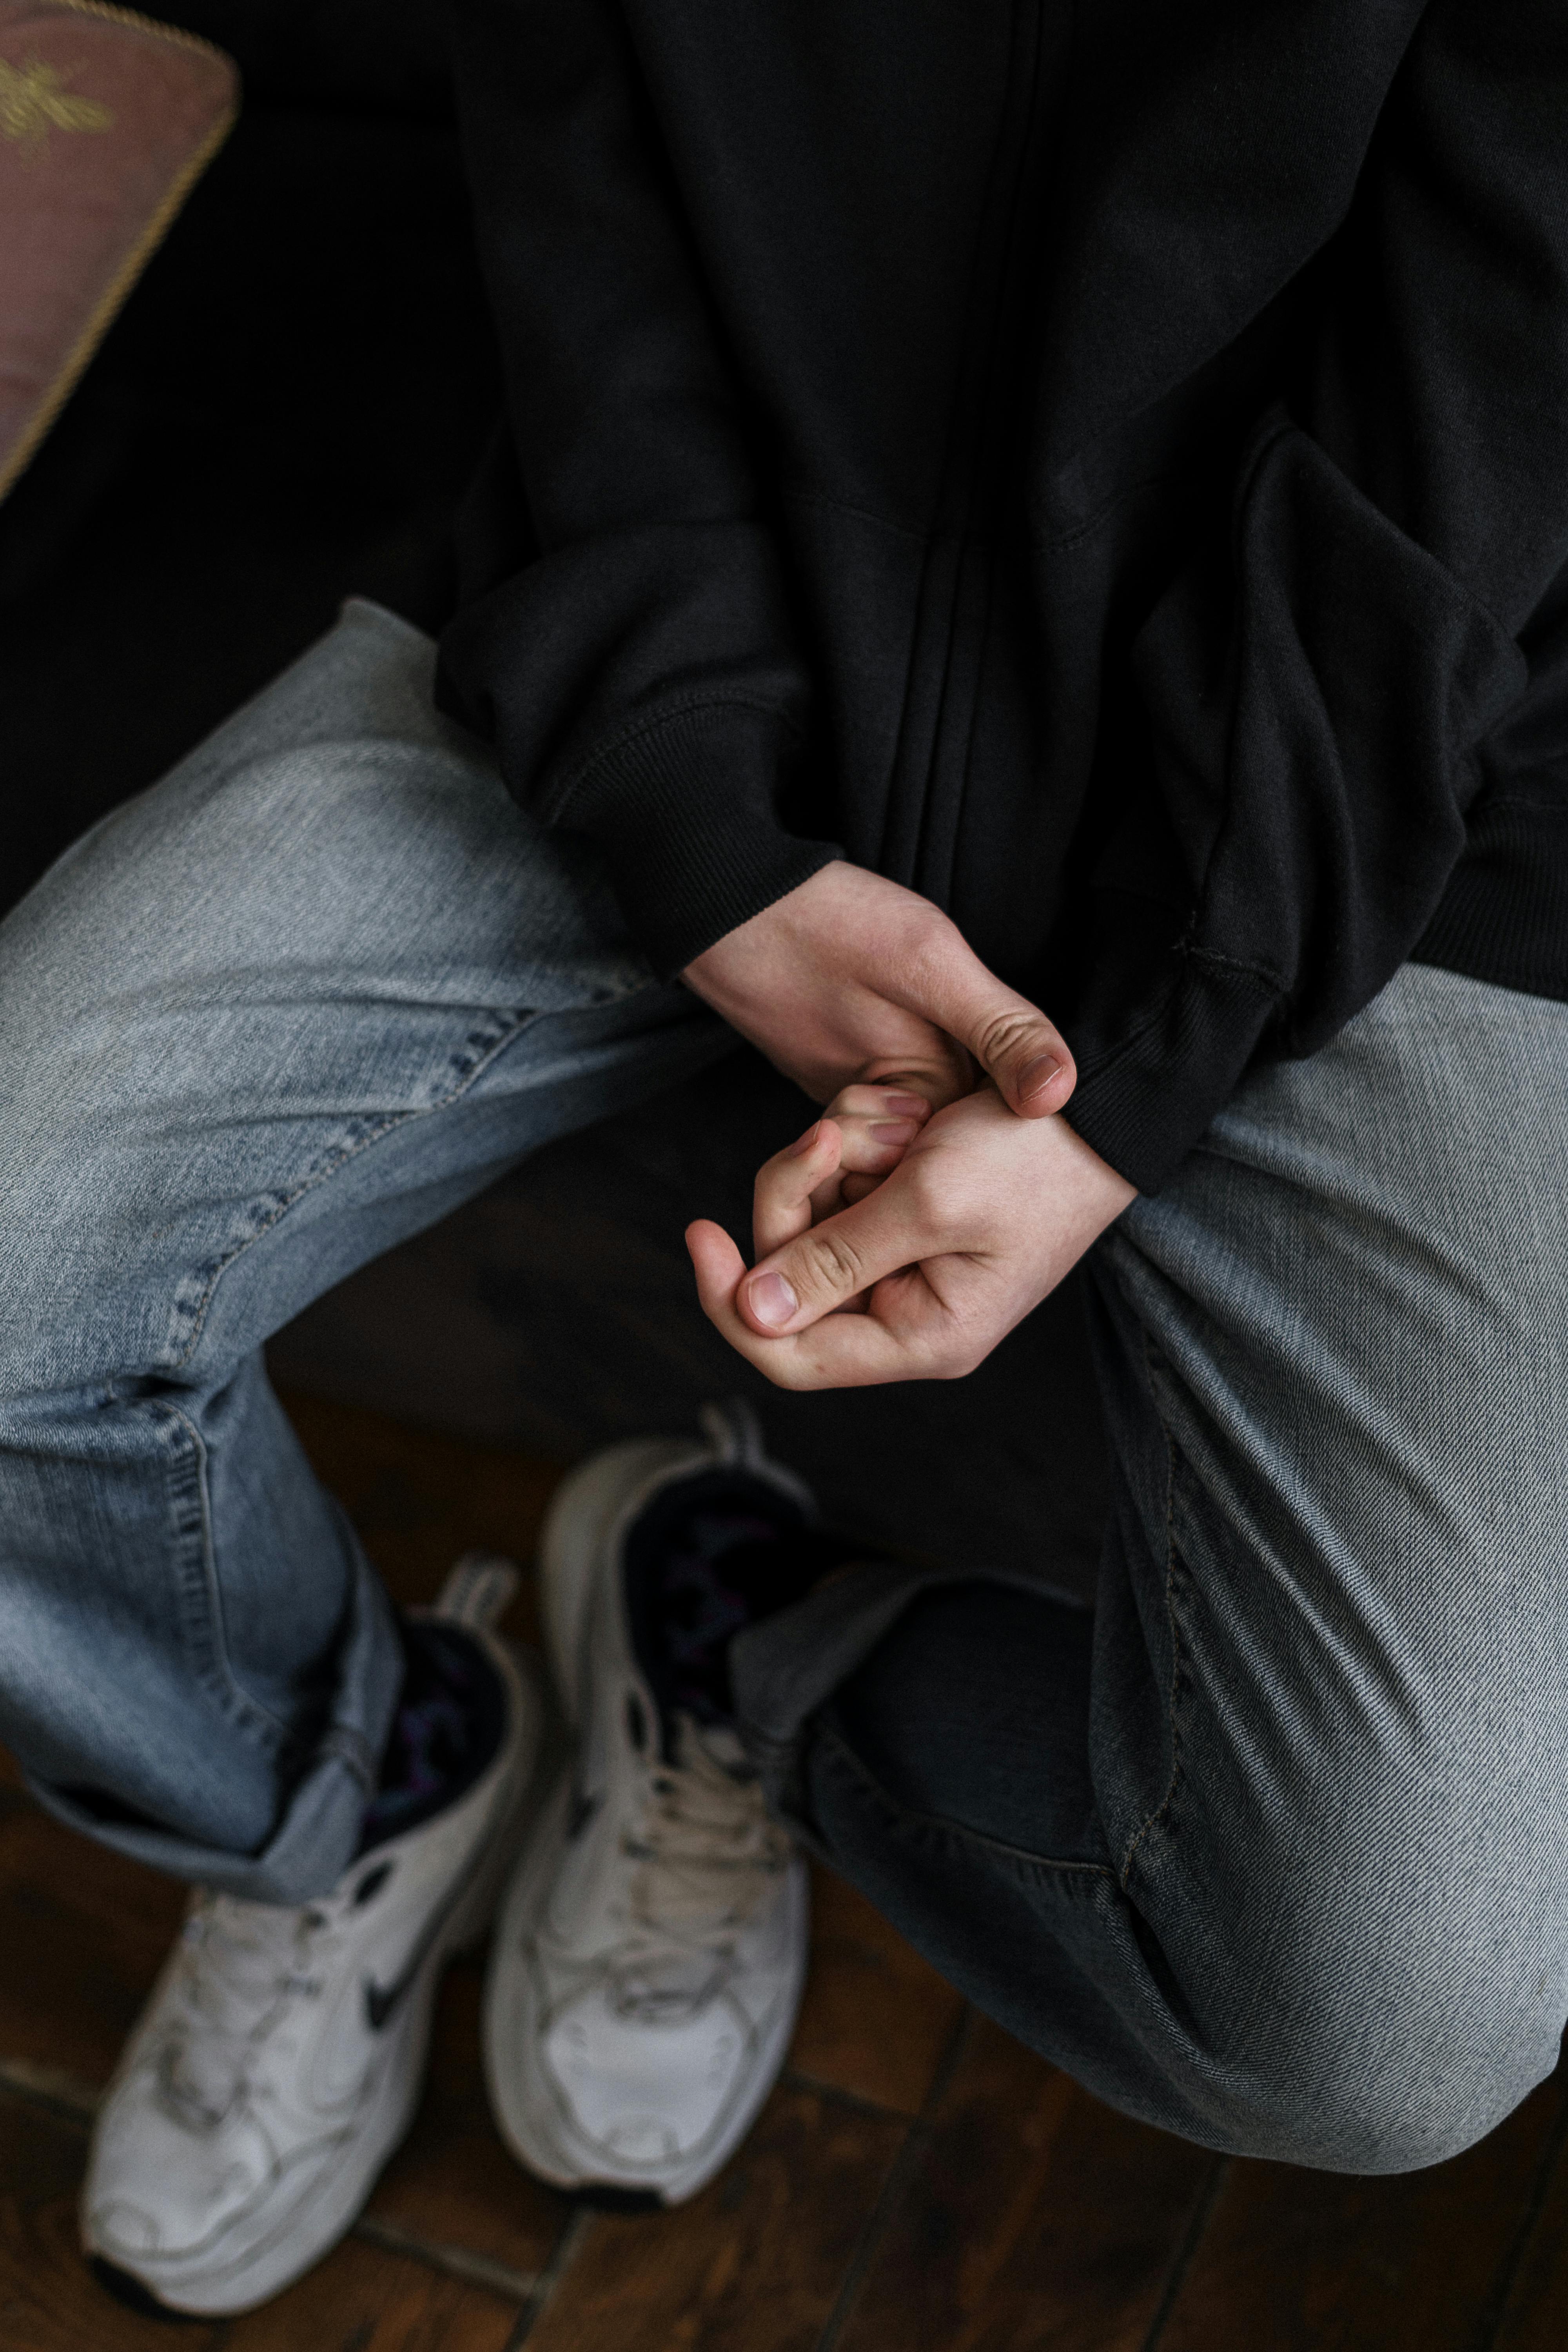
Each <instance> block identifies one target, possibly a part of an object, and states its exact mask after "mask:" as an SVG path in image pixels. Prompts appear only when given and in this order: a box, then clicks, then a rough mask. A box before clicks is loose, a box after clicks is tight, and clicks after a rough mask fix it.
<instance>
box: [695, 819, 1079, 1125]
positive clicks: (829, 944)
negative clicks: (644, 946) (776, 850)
mask: <svg viewBox="0 0 1568 2352" xmlns="http://www.w3.org/2000/svg"><path fill="white" fill-rule="evenodd" d="M681 978H682V979H683V980H684V981H685V982H686V984H687V986H688V987H689V988H690V989H692V990H693V991H694V992H696V994H697V995H699V996H700V997H701V998H702V999H703V1000H704V1002H705V1003H709V1004H710V1005H711V1006H712V1007H713V1009H714V1011H715V1012H716V1013H722V1015H723V1017H724V1019H725V1020H726V1021H728V1023H729V1024H730V1025H731V1028H732V1029H738V1030H739V1031H740V1033H741V1034H742V1037H748V1038H750V1040H751V1042H752V1045H758V1046H760V1047H761V1048H762V1051H763V1053H764V1054H765V1055H767V1057H768V1059H769V1061H770V1062H772V1063H773V1066H775V1068H777V1069H780V1070H783V1071H784V1075H785V1076H787V1077H791V1078H794V1079H795V1083H796V1085H797V1086H800V1087H804V1088H805V1092H806V1093H807V1094H808V1095H810V1096H811V1097H813V1099H814V1100H815V1101H816V1102H824V1103H825V1102H827V1101H829V1100H830V1099H831V1098H832V1097H834V1096H835V1095H837V1093H838V1092H839V1091H840V1089H841V1088H842V1087H847V1086H850V1085H854V1084H856V1083H863V1084H867V1085H872V1086H884V1087H885V1086H888V1085H892V1086H894V1087H901V1088H903V1089H905V1090H907V1091H908V1092H910V1093H911V1094H917V1095H919V1096H920V1097H921V1099H922V1100H923V1101H924V1102H926V1103H928V1104H929V1105H930V1106H931V1108H932V1109H933V1110H936V1109H941V1108H942V1106H943V1105H944V1104H946V1103H951V1102H955V1101H956V1100H957V1099H958V1098H959V1097H960V1096H962V1095H966V1094H969V1093H970V1092H972V1091H973V1087H975V1085H976V1084H977V1083H978V1082H979V1080H980V1079H982V1078H989V1079H990V1080H991V1082H992V1084H993V1085H994V1087H995V1088H996V1091H997V1093H998V1094H999V1095H1000V1096H1001V1097H1002V1099H1003V1101H1004V1102H1005V1103H1006V1105H1007V1106H1008V1108H1010V1109H1012V1110H1014V1111H1016V1113H1017V1114H1018V1115H1019V1117H1020V1118H1044V1117H1045V1116H1047V1114H1048V1113H1050V1112H1052V1111H1058V1110H1060V1108H1062V1105H1063V1104H1064V1103H1065V1102H1066V1101H1067V1099H1068V1096H1069V1095H1070V1094H1071V1093H1072V1090H1073V1087H1074V1085H1075V1083H1076V1081H1077V1072H1076V1071H1075V1069H1074V1067H1073V1060H1072V1055H1070V1054H1069V1053H1068V1048H1067V1046H1066V1045H1065V1044H1064V1042H1063V1040H1062V1038H1061V1036H1060V1035H1059V1034H1058V1031H1057V1030H1056V1029H1055V1028H1054V1027H1053V1025H1052V1024H1051V1023H1050V1022H1049V1021H1047V1018H1046V1016H1045V1014H1044V1013H1041V1012H1039V1011H1038V1010H1037V1007H1036V1006H1034V1005H1033V1004H1031V1003H1029V1002H1028V1000H1027V998H1026V997H1022V996H1019V995H1018V994H1017V993H1016V992H1015V991H1014V990H1013V989H1011V988H1008V987H1006V986H1005V983H1004V982H1001V981H999V980H998V979H997V978H996V976H995V974H994V972H991V971H987V970H986V968H985V966H984V964H983V963H982V962H981V961H980V959H979V957H978V956H977V955H976V954H975V953H974V952H973V949H972V948H971V947H970V946H969V944H968V942H967V941H966V940H965V939H964V937H963V933H962V932H961V931H960V930H959V929H958V927H957V925H956V924H955V923H953V922H951V921H950V920H949V919H948V918H947V916H945V915H944V914H943V913H942V910H941V908H938V907H933V906H932V905H931V901H930V899H929V898H920V897H919V896H918V895H917V894H916V893H915V892H914V891H913V890H906V889H904V888H902V887H901V886H900V884H899V883H897V882H889V881H888V880H887V879H886V878H885V877H884V876H882V875H880V874H872V873H869V872H868V870H867V869H866V868H865V867H864V866H849V865H847V864H844V863H842V862H840V863H837V864H835V865H832V866H823V867H822V868H821V870H820V871H819V872H818V873H816V874H814V875H812V877H810V879H809V880H808V881H805V882H803V883H801V884H800V886H799V887H798V888H796V889H794V890H791V891H790V892H789V893H788V895H787V896H786V897H784V898H779V899H775V901H774V902H773V905H772V906H771V907H766V908H763V912H762V913H761V914H760V915H753V916H752V919H751V920H750V922H747V923H742V924H741V925H740V926H739V927H738V928H737V929H735V930H732V931H730V932H727V933H726V935H725V936H724V938H723V939H721V940H718V941H716V943H715V944H714V945H713V946H712V947H710V948H709V949H708V950H706V951H705V952H704V953H703V954H701V955H700V956H698V957H697V958H696V959H695V961H693V962H691V963H689V964H688V965H687V967H686V970H685V971H684V972H683V973H682V974H681Z"/></svg>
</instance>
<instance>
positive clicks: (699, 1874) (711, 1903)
mask: <svg viewBox="0 0 1568 2352" xmlns="http://www.w3.org/2000/svg"><path fill="white" fill-rule="evenodd" d="M723 1744H724V1742H723V1735H722V1734H721V1735H718V1736H717V1738H713V1737H712V1736H710V1738H704V1736H703V1734H702V1733H701V1732H700V1730H699V1728H698V1727H697V1726H696V1725H695V1724H694V1723H693V1722H692V1721H691V1720H690V1718H689V1717H686V1716H681V1717H678V1718H677V1749H676V1752H677V1759H678V1760H677V1761H676V1762H674V1763H666V1762H663V1761H660V1762H659V1763H658V1764H656V1765H655V1766H654V1768H653V1769H652V1771H651V1772H650V1773H649V1775H648V1779H647V1787H646V1790H645V1793H644V1796H643V1800H642V1804H641V1807H640V1809H639V1812H638V1815H637V1821H636V1822H635V1824H634V1825H633V1826H632V1827H631V1828H630V1829H629V1830H628V1831H627V1832H626V1836H625V1838H624V1839H623V1842H622V1851H623V1852H624V1853H626V1856H627V1857H628V1858H629V1859H631V1860H633V1861H635V1862H637V1864H639V1865H640V1866H639V1867H638V1869H637V1871H636V1872H635V1873H634V1874H633V1876H632V1880H631V1884H630V1887H629V1890H628V1894H627V1900H626V1927H627V1934H626V1940H625V1942H624V1943H623V1945H622V1946H621V1948H620V1950H619V1951H618V1952H617V1954H616V1964H615V1969H614V1975H615V1977H616V2000H617V2005H618V2006H620V2007H621V2008H622V2009H624V2010H628V2011H629V2010H635V2011H637V2013H638V2014H639V2015H641V2016H645V2017H646V2016H648V2015H658V2016H668V2015H669V2014H670V2013H671V2012H672V2011H677V2010H687V2009H693V2008H697V2007H700V2005H701V2003H702V2002H703V2001H705V2000H709V1999H710V1997H711V1995H712V1994H713V1992H714V1991H715V1990H717V1989H718V1987H719V1985H720V1983H721V1981H722V1979H723V1977H724V1976H725V1974H726V1973H727V1972H728V1969H729V1967H730V1965H731V1962H732V1961H733V1959H734V1957H735V1947H736V1938H737V1937H738V1936H739V1934H740V1932H741V1930H742V1928H743V1927H745V1926H746V1925H747V1923H748V1922H749V1921H750V1920H752V1918H754V1917H755V1916H756V1914H757V1911H758V1910H759V1908H760V1907H761V1906H762V1905H763V1902H764V1901H765V1899H766V1897H767V1895H768V1894H769V1892H770V1891H771V1889H772V1887H773V1885H774V1884H775V1882H776V1881H777V1880H778V1878H779V1877H780V1875H781V1874H782V1873H783V1872H784V1870H785V1869H787V1867H788V1865H789V1860H790V1854H791V1851H792V1849H791V1844H790V1840H789V1838H788V1836H787V1834H786V1833H785V1832H784V1831H783V1830H781V1829H780V1828H779V1827H778V1826H777V1824H776V1823H775V1822H772V1821H770V1820H769V1818H768V1815H767V1811H766V1809H765V1807H764V1805H763V1792H762V1790H761V1788H760V1787H759V1786H758V1783H757V1781H756V1779H755V1777H754V1776H753V1775H752V1773H751V1772H750V1771H749V1770H748V1769H745V1768H744V1767H743V1765H742V1762H741V1759H740V1754H739V1748H738V1747H737V1748H736V1750H735V1755H734V1757H733V1758H731V1757H730V1756H728V1755H725V1754H723V1753H722V1752H721V1753H715V1752H714V1751H715V1748H722V1746H723Z"/></svg>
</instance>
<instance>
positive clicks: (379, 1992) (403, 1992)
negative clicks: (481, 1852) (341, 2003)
mask: <svg viewBox="0 0 1568 2352" xmlns="http://www.w3.org/2000/svg"><path fill="white" fill-rule="evenodd" d="M472 1875H473V1874H472V1872H470V1873H469V1874H468V1877H467V1878H462V1879H459V1880H458V1884H457V1885H456V1886H454V1887H453V1889H452V1891H451V1893H450V1894H449V1895H447V1900H446V1901H445V1903H443V1904H442V1906H441V1907H440V1909H439V1910H438V1911H437V1912H436V1913H435V1915H434V1916H433V1917H432V1918H431V1920H430V1923H429V1925H428V1926H427V1927H426V1930H425V1933H424V1934H423V1935H422V1936H421V1937H420V1938H419V1941H418V1942H417V1943H416V1945H415V1947H414V1949H413V1951H412V1952H411V1953H410V1954H409V1956H408V1958H407V1959H406V1960H405V1962H404V1964H403V1968H402V1970H401V1971H400V1973H399V1974H398V1975H397V1976H395V1978H394V1979H393V1980H392V1982H391V1984H389V1985H382V1984H377V1982H376V1980H375V1979H374V1977H366V1979H365V1980H364V2014H365V2022H366V2024H367V2025H368V2026H369V2027H370V2030H371V2032H373V2033H383V2032H385V2030H386V2028H387V2026H388V2025H389V2024H390V2023H391V2021H392V2020H393V2018H395V2016H396V2014H397V2011H398V2010H399V2008H400V2007H401V2005H402V2003H403V2001H404V2000H405V1998H406V1996H407V1993H408V1989H409V1987H410V1986H411V1985H412V1984H413V1982H414V1980H415V1979H416V1977H417V1975H418V1974H419V1971H420V1969H422V1968H423V1967H424V1965H425V1963H426V1960H427V1959H428V1958H429V1957H430V1955H431V1952H432V1951H433V1950H434V1949H435V1947H436V1945H437V1943H438V1942H439V1940H440V1937H441V1931H442V1929H443V1928H444V1927H446V1925H447V1920H448V1919H449V1918H450V1917H451V1916H452V1914H453V1912H454V1911H455V1910H456V1909H457V1907H458V1904H459V1903H460V1902H461V1900H462V1898H463V1896H464V1895H466V1894H467V1893H468V1885H469V1883H470V1880H471V1878H472Z"/></svg>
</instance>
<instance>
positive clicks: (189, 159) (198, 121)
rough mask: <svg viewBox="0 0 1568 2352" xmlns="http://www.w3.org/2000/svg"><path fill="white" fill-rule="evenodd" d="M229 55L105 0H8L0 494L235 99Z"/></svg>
mask: <svg viewBox="0 0 1568 2352" xmlns="http://www.w3.org/2000/svg"><path fill="white" fill-rule="evenodd" d="M238 90H239V77H238V75H237V72H236V70H235V67H234V64H233V62H232V60H231V59H230V58H226V57H225V56H224V55H223V53H222V52H221V50H218V49H215V48H211V47H208V45H207V43H206V42H205V41H198V40H196V39H195V37H193V36H192V35H191V34H189V33H181V32H177V31H175V30H174V27H173V26H168V25H154V24H153V23H152V22H150V21H149V19H148V18H146V17H144V16H132V15H131V14H130V13H129V12H128V11H127V10H125V9H121V8H112V7H107V6H102V5H99V0H0V497H4V496H5V492H6V491H7V490H8V489H9V488H11V486H12V484H13V483H14V482H15V481H16V477H17V476H18V474H20V472H21V471H22V468H23V467H24V466H26V462H27V460H28V458H29V457H31V456H32V454H33V452H34V450H35V449H36V448H37V446H38V443H39V442H40V441H41V440H42V439H43V436H44V435H45V434H46V433H47V430H48V428H49V426H50V425H51V424H52V423H53V422H54V419H55V417H56V415H58V412H59V410H60V408H61V407H62V406H63V404H64V403H65V400H66V398H67V395H68V394H69V392H70V389H71V386H72V385H73V384H74V383H75V382H76V380H77V378H78V376H79V375H80V373H81V372H82V370H83V368H85V367H86V365H87V363H88V362H89V359H90V358H91V357H92V354H93V352H94V350H95V349H96V348H97V345H98V342H99V340H100V337H101V336H102V334H103V332H104V331H105V329H106V328H107V327H108V325H109V323H110V320H111V319H112V318H113V316H114V314H115V312H116V310H118V309H119V308H120V305H121V302H122V301H123V300H124V299H125V297H126V295H127V294H128V293H129V292H130V291H131V289H132V286H133V285H134V284H135V282H136V279H137V277H138V275H139V273H140V272H141V270H142V267H143V265H144V264H145V262H146V261H147V259H148V257H149V256H150V255H151V254H152V252H153V248H154V247H156V245H157V243H158V241H159V239H160V237H162V236H163V233H164V231H165V230H166V229H167V228H168V226H169V224H170V222H171V221H172V220H173V219H174V215H175V214H176V213H177V212H178V211H179V209H180V206H181V205H182V204H183V203H184V200H185V197H186V196H187V194H189V193H190V190H191V189H192V187H193V186H194V185H195V182H196V180H197V178H198V177H199V176H200V174H201V173H202V171H203V170H204V169H205V166H206V164H207V163H209V162H210V161H211V159H212V157H213V156H214V155H215V154H216V152H217V150H218V148H219V147H220V146H221V144H222V143H223V140H224V137H225V134H226V131H227V130H228V128H229V125H230V123H231V122H232V121H234V116H235V110H236V108H237V103H238Z"/></svg>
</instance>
